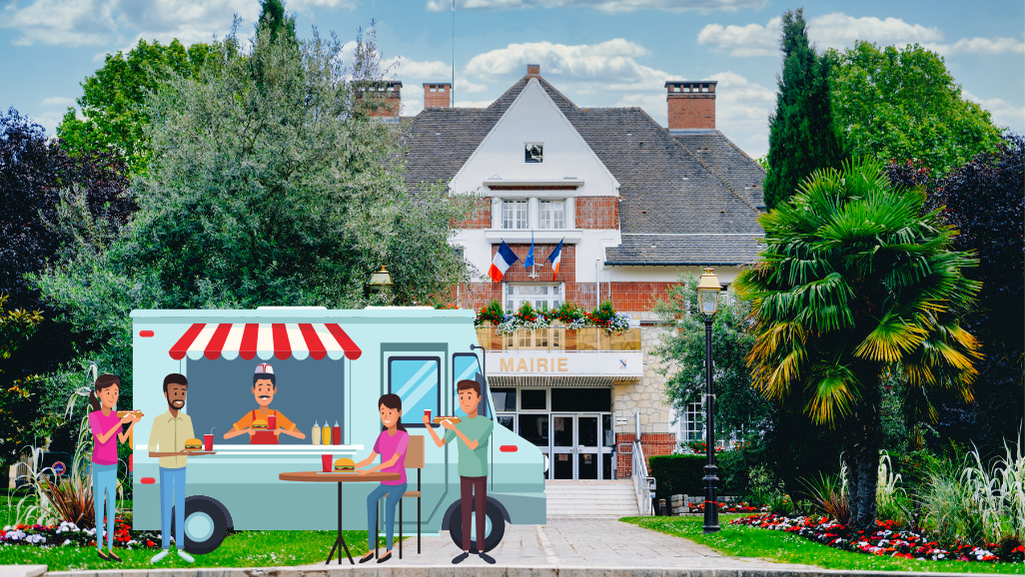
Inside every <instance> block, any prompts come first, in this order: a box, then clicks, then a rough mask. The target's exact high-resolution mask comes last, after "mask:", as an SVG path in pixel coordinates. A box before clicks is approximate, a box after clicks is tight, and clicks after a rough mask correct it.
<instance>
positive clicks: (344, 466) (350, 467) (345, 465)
mask: <svg viewBox="0 0 1025 577" xmlns="http://www.w3.org/2000/svg"><path fill="white" fill-rule="evenodd" d="M355 470H356V463H354V462H353V460H352V459H346V458H345V457H342V458H341V459H338V460H336V461H335V471H347V472H352V471H355Z"/></svg>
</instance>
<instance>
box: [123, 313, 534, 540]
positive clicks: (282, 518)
mask: <svg viewBox="0 0 1025 577" xmlns="http://www.w3.org/2000/svg"><path fill="white" fill-rule="evenodd" d="M131 317H132V322H133V329H132V331H133V350H134V359H133V363H134V364H133V370H134V379H133V395H134V403H135V409H138V410H141V411H142V412H143V413H144V414H145V417H144V418H143V421H142V422H141V423H140V425H139V426H137V427H136V428H135V439H134V442H135V446H134V452H133V461H134V463H133V481H132V482H133V486H132V488H133V491H134V503H133V505H134V517H133V525H134V528H135V529H149V530H159V529H160V524H161V519H160V487H159V486H158V485H159V480H160V475H159V470H158V459H157V458H151V457H149V452H148V450H147V446H148V441H149V439H148V437H149V434H150V428H151V425H152V419H153V418H154V417H156V416H158V415H160V414H162V413H164V412H166V411H167V409H168V406H167V401H166V399H165V398H164V394H163V385H162V383H163V379H164V376H165V375H168V374H170V373H181V374H183V375H185V376H186V377H187V379H188V394H187V399H186V404H185V407H184V412H185V413H186V414H188V415H189V416H190V417H191V419H192V423H193V427H194V431H195V434H196V437H197V438H199V439H203V437H204V435H212V436H213V446H212V452H213V453H214V454H208V455H204V456H195V457H189V458H188V464H187V466H186V471H187V472H186V500H185V549H186V550H187V551H189V552H193V553H199V554H203V553H209V552H211V551H213V550H214V549H216V548H217V547H218V546H219V545H220V544H221V541H222V540H223V539H224V535H225V532H226V529H227V528H228V527H233V528H234V529H236V530H274V529H279V530H284V529H302V530H328V529H335V528H336V527H337V524H338V523H339V521H340V522H341V525H342V526H343V527H344V528H345V529H354V530H355V529H366V528H367V527H366V523H367V521H366V496H367V495H368V494H369V493H370V491H371V490H372V489H373V488H374V487H375V486H376V484H375V483H345V489H344V497H343V499H342V503H341V505H342V506H341V507H340V508H339V509H340V510H341V511H342V518H341V519H339V518H338V514H337V511H336V503H337V502H338V497H337V495H336V492H337V491H338V487H336V484H335V483H294V482H288V481H282V480H280V479H279V475H280V474H281V473H288V472H298V471H319V470H321V466H322V457H323V455H331V457H330V458H331V459H338V458H343V457H347V458H355V457H356V456H357V455H359V456H360V458H363V457H365V456H366V455H368V454H369V452H370V449H372V448H373V445H374V440H375V439H376V438H377V436H378V434H379V433H380V431H381V422H380V417H379V413H378V407H377V406H376V403H377V400H378V398H379V397H380V396H381V395H382V394H384V393H394V394H397V395H399V397H400V398H401V399H402V408H403V416H402V423H403V425H404V426H405V427H406V429H407V430H408V431H409V434H410V435H411V436H417V435H420V436H424V435H426V434H427V432H426V430H425V429H424V424H423V420H422V419H423V415H424V413H425V411H430V414H431V415H435V416H441V415H445V416H449V415H455V416H457V417H458V416H460V414H461V411H460V409H459V403H458V397H457V392H456V386H455V383H456V382H458V381H460V380H463V379H477V380H478V382H482V383H485V386H484V390H483V391H482V393H483V401H482V404H481V407H480V413H481V414H482V415H484V416H486V417H488V418H491V419H493V418H494V417H493V412H492V409H493V403H492V400H491V394H490V390H489V389H488V388H487V386H486V381H485V379H484V378H483V372H484V371H483V370H482V367H481V364H480V359H479V358H478V355H477V354H476V353H475V352H474V350H473V349H471V345H474V346H475V344H476V341H477V339H476V333H475V331H474V327H473V312H472V311H467V310H435V309H433V308H430V307H380V308H375V307H371V308H367V309H363V310H328V309H325V308H322V307H261V308H258V309H256V310H135V311H132V314H131ZM481 353H483V351H481ZM258 365H271V366H272V370H273V373H274V375H275V377H276V392H275V394H274V397H273V404H272V405H271V406H270V407H269V408H270V409H273V410H274V411H275V414H278V415H282V416H286V417H287V421H288V422H290V423H293V424H294V426H295V430H297V431H301V432H303V433H304V436H305V439H299V438H297V437H295V436H289V435H284V434H282V435H279V436H278V439H279V440H278V444H251V439H250V435H248V434H243V435H238V436H232V437H231V438H230V439H225V433H228V432H231V431H237V430H238V428H237V427H236V424H237V423H239V422H248V421H246V415H253V414H254V413H252V411H254V410H255V409H257V408H258V407H257V404H258V402H259V400H260V399H259V398H257V399H254V393H253V392H252V391H253V388H254V386H255V385H254V371H266V370H267V369H266V367H260V368H259V369H258V368H257V367H258ZM264 402H266V400H264ZM251 420H252V419H251ZM282 422H283V421H282ZM315 425H316V426H317V427H318V428H319V429H321V430H323V427H324V426H325V425H327V426H328V427H329V429H328V430H329V431H330V432H332V433H335V428H336V426H337V428H338V429H340V431H338V433H340V435H339V434H337V433H335V435H334V436H335V437H336V438H337V437H340V438H337V441H338V443H337V444H332V441H333V440H336V439H332V435H331V434H323V433H321V434H318V435H314V434H313V430H314V426H315ZM277 426H278V427H280V426H281V424H280V423H279V424H278V425H277ZM319 432H320V431H318V433H319ZM254 437H255V435H254ZM316 437H320V439H319V440H320V441H321V443H323V444H313V440H314V439H315V438H316ZM204 440H205V439H204ZM426 440H427V442H426V443H424V446H425V455H424V460H425V465H424V468H423V469H422V471H420V473H421V481H420V482H421V499H422V501H421V503H420V506H421V516H420V523H421V530H422V532H423V533H426V534H437V533H440V532H441V531H449V532H450V533H451V534H452V537H453V540H455V541H457V543H459V542H461V538H462V536H461V527H460V525H461V523H460V521H461V511H460V499H459V475H458V473H457V460H458V459H457V447H456V443H449V444H447V445H446V446H444V447H440V448H439V447H437V446H436V445H435V444H434V443H433V442H431V441H430V439H429V438H428V439H426ZM489 463H490V468H491V470H490V471H489V474H488V480H487V483H488V487H487V499H488V503H487V506H486V508H487V510H486V518H487V523H486V524H487V527H486V538H485V546H484V550H485V551H488V550H491V549H492V548H494V547H495V546H496V545H497V544H498V543H499V542H500V541H501V538H502V535H503V534H504V532H505V531H504V527H505V523H518V524H519V523H523V524H541V523H544V522H545V515H546V507H545V493H544V460H543V455H542V454H541V452H540V451H539V450H538V448H537V447H536V446H535V445H534V444H532V443H530V442H529V441H527V440H525V439H523V438H521V437H520V436H518V435H516V434H515V433H513V432H512V431H510V430H508V429H506V428H505V427H502V426H500V425H496V426H495V427H494V432H493V434H492V437H491V440H490V458H489ZM408 475H409V479H410V487H409V488H410V490H415V486H416V475H415V474H414V473H413V472H412V471H409V472H408ZM339 486H340V485H339ZM410 505H411V504H407V506H406V514H405V515H404V516H403V533H404V534H406V535H411V534H415V533H416V532H417V515H416V514H410V512H411V511H415V510H416V509H413V508H412V507H411V506H410ZM474 517H475V516H474ZM474 531H475V528H471V535H475V534H476V533H474ZM457 533H458V535H457ZM172 534H173V530H172Z"/></svg>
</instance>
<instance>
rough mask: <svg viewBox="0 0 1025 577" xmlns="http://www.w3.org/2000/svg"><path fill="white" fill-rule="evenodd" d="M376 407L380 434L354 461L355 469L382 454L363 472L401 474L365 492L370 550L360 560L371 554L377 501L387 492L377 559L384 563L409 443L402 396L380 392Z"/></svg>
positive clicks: (403, 484)
mask: <svg viewBox="0 0 1025 577" xmlns="http://www.w3.org/2000/svg"><path fill="white" fill-rule="evenodd" d="M377 407H378V409H380V411H381V425H382V427H381V434H380V435H379V436H378V437H377V442H376V443H374V450H373V451H371V452H370V456H369V457H367V458H366V459H363V460H362V461H360V462H359V463H356V469H360V467H364V466H366V465H369V464H371V463H373V462H374V459H376V458H377V456H378V455H380V456H381V463H380V464H378V465H377V466H376V467H372V468H370V469H362V470H359V471H358V473H359V474H361V475H363V474H366V473H373V472H375V471H381V472H382V473H398V474H399V475H401V476H400V477H399V479H398V480H397V481H382V482H381V484H380V485H379V486H378V487H377V488H376V489H374V490H373V492H371V493H370V494H369V495H367V533H368V541H369V542H370V551H369V552H368V553H367V554H366V555H364V556H363V558H362V559H360V560H359V562H360V563H366V562H367V561H369V560H371V559H373V558H374V531H373V527H374V525H376V524H377V501H378V500H379V499H380V498H381V497H383V496H384V494H385V493H388V500H387V501H386V502H385V507H384V511H385V524H384V526H385V534H386V535H387V539H388V550H387V551H386V552H385V554H384V555H382V556H381V558H380V559H378V560H377V562H378V563H384V562H385V561H387V560H388V559H391V545H392V535H393V534H394V528H393V525H394V524H395V505H397V504H398V502H399V499H401V498H402V495H403V494H404V493H405V492H406V486H407V485H406V447H408V446H409V433H407V432H406V428H405V427H403V426H402V399H400V398H399V396H398V395H392V394H387V395H381V398H380V399H379V400H378V401H377Z"/></svg>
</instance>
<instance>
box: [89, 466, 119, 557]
mask: <svg viewBox="0 0 1025 577" xmlns="http://www.w3.org/2000/svg"><path fill="white" fill-rule="evenodd" d="M92 473H93V513H95V516H96V548H97V549H98V550H100V551H102V550H103V497H104V496H106V497H107V549H113V548H114V501H115V500H116V499H117V463H114V464H113V465H100V464H97V463H92Z"/></svg>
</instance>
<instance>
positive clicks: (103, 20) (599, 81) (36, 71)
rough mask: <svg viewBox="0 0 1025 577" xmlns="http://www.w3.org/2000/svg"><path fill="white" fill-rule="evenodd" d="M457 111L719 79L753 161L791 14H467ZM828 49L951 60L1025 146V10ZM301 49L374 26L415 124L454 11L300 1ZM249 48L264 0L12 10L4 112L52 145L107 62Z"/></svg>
mask: <svg viewBox="0 0 1025 577" xmlns="http://www.w3.org/2000/svg"><path fill="white" fill-rule="evenodd" d="M456 5H457V10H456V12H455V71H456V72H455V76H456V87H455V99H456V105H457V106H486V105H487V104H488V103H489V102H491V101H492V100H494V99H495V98H497V97H498V96H499V95H501V94H502V93H503V92H504V91H505V90H506V89H507V88H508V87H509V86H510V85H511V84H512V83H513V82H515V81H516V80H517V79H518V78H520V77H521V76H523V74H524V73H525V72H526V64H528V63H538V64H540V65H541V75H542V76H544V77H545V78H546V79H548V80H549V81H550V82H552V83H553V84H554V85H555V86H556V87H557V88H558V89H559V90H560V91H562V92H563V93H564V94H565V95H566V96H568V97H569V98H570V99H571V100H573V101H574V102H575V103H576V104H577V105H579V106H594V107H598V106H601V107H607V106H640V107H642V108H643V109H644V110H645V111H646V112H647V113H648V114H650V115H651V116H652V117H653V118H654V119H655V120H657V121H658V122H660V123H662V124H663V125H664V124H665V121H666V102H665V89H664V88H663V83H664V82H665V81H666V80H669V79H674V80H718V81H719V84H718V90H717V92H718V97H717V98H718V100H717V127H718V128H719V129H720V130H722V131H723V133H725V134H726V136H728V137H729V138H730V139H732V140H733V141H734V142H735V143H736V144H737V145H738V146H740V147H741V148H742V149H744V150H745V151H746V152H748V153H749V154H751V155H752V156H761V155H763V154H765V152H766V151H767V148H768V115H769V113H770V112H771V111H772V110H773V108H774V106H775V90H776V80H775V78H776V74H777V73H778V72H779V70H780V66H781V58H780V53H779V50H778V48H777V43H778V38H779V33H778V27H779V18H780V15H781V14H782V13H783V12H784V11H786V10H788V9H792V8H797V7H800V6H801V4H798V3H784V2H779V1H776V0H456ZM803 6H804V12H805V19H806V20H807V21H808V22H809V30H810V34H811V37H812V39H813V40H814V41H815V43H816V44H817V46H818V48H820V49H824V48H826V47H836V48H844V47H849V46H852V45H853V43H854V40H855V39H860V40H867V41H873V42H876V43H877V44H898V45H904V44H907V43H912V42H917V43H919V44H922V45H924V46H927V47H929V48H930V49H932V50H935V51H936V52H939V53H940V54H942V55H943V56H944V58H945V60H946V64H947V68H948V69H949V70H950V72H951V74H952V75H953V76H954V79H955V80H956V81H957V82H958V83H959V84H960V85H961V86H962V89H963V91H964V93H965V95H966V97H968V98H971V99H973V100H975V101H977V102H979V103H980V104H981V105H982V106H983V107H984V108H986V109H987V110H989V111H990V112H991V113H992V115H993V119H994V121H995V122H996V124H998V125H1000V126H1006V127H1010V128H1011V129H1012V130H1014V131H1016V132H1021V133H1025V3H1023V2H1022V1H1021V0H1005V1H985V0H983V1H977V2H972V3H969V2H964V1H945V0H941V1H936V0H909V1H899V2H895V1H893V0H888V1H877V0H863V1H861V2H856V3H854V2H806V3H805V4H803ZM286 9H287V10H288V11H289V12H291V13H293V14H294V15H295V16H296V18H297V23H298V26H297V30H298V32H299V33H300V36H304V37H309V36H310V31H311V27H312V26H316V27H317V28H318V29H319V30H320V31H321V33H324V34H326V33H328V32H330V31H334V32H336V33H337V34H338V36H339V38H341V39H342V40H343V41H345V40H351V39H353V38H355V35H356V29H357V28H358V27H360V26H364V27H365V26H367V25H368V24H369V23H370V21H371V20H375V21H376V22H377V33H378V46H379V48H380V51H381V54H382V58H383V59H384V61H385V63H386V64H390V65H393V69H392V70H393V72H392V76H393V77H395V78H397V79H399V80H401V81H402V82H403V94H402V99H403V115H412V114H416V113H417V112H419V111H420V110H421V108H422V106H423V89H422V86H421V84H422V83H423V82H439V81H448V80H449V79H450V78H451V76H452V69H451V64H452V54H453V52H452V49H453V44H452V42H453V36H452V26H453V19H452V16H453V13H452V11H451V0H290V1H288V2H287V3H286ZM233 14H237V15H239V16H240V17H242V18H243V19H244V22H245V23H244V25H243V28H242V32H243V34H244V35H245V36H250V35H251V34H252V23H253V22H254V21H255V20H256V18H257V17H258V15H259V2H258V0H0V106H2V107H3V108H4V109H5V110H6V108H7V107H14V108H15V109H17V110H18V111H19V112H21V113H22V114H26V115H28V116H30V117H32V118H33V119H34V120H36V121H37V122H39V123H40V124H42V125H43V126H44V127H45V128H46V129H47V132H48V133H51V134H52V133H53V132H54V129H55V127H56V125H57V123H58V122H59V121H60V118H61V116H63V114H64V112H65V110H66V109H67V107H68V106H73V105H74V99H75V98H77V97H79V96H80V95H81V86H80V84H79V83H80V82H82V80H83V79H84V78H85V77H86V76H88V75H90V74H92V73H93V72H94V71H95V70H96V69H97V68H98V67H99V66H101V65H102V63H103V57H104V55H105V54H106V53H109V52H116V51H117V50H127V49H130V48H131V46H133V45H134V44H135V43H136V42H137V41H138V39H140V38H145V39H147V40H152V39H157V40H160V41H161V42H164V43H166V42H169V41H170V40H171V39H172V38H175V37H177V38H179V39H181V40H182V41H183V42H185V43H192V42H202V41H207V40H209V39H210V38H211V37H212V36H213V35H216V36H217V37H222V36H223V35H224V34H225V33H226V32H227V31H228V29H229V28H230V26H231V21H232V15H233Z"/></svg>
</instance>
